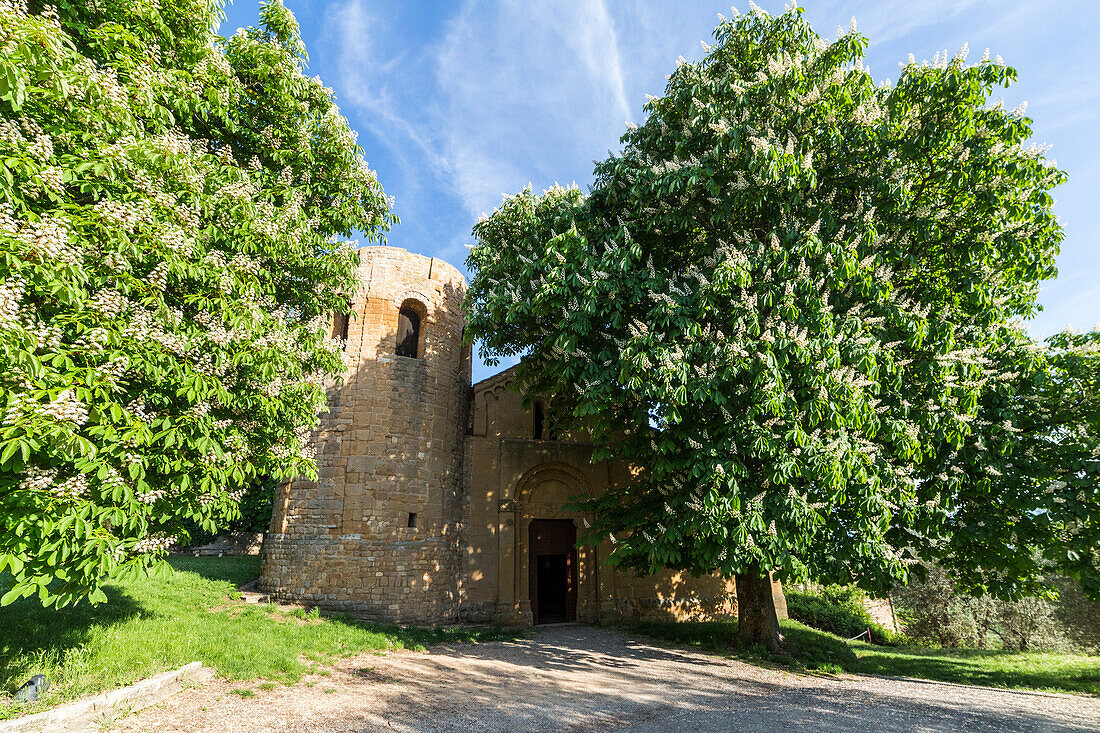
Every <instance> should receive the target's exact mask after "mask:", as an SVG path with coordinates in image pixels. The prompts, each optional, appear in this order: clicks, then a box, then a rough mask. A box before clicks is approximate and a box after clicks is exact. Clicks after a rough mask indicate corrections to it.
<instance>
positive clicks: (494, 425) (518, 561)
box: [260, 247, 786, 625]
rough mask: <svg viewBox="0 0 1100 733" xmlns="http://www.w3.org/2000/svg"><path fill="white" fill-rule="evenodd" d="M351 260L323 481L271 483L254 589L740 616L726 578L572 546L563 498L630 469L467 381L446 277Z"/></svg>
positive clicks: (484, 610) (515, 608)
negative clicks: (340, 381)
mask: <svg viewBox="0 0 1100 733" xmlns="http://www.w3.org/2000/svg"><path fill="white" fill-rule="evenodd" d="M360 255H361V256H360V267H359V276H360V280H361V283H362V285H361V288H360V290H359V292H358V293H357V295H356V298H355V300H354V303H353V307H354V310H355V316H356V317H354V318H352V319H350V320H349V321H348V322H347V323H346V326H345V324H344V322H343V321H342V319H338V320H337V322H336V324H335V326H334V331H335V332H336V333H337V335H341V334H342V332H343V331H344V329H345V327H346V333H347V349H346V354H347V363H348V369H349V372H348V376H347V381H346V383H345V384H344V385H342V386H336V385H334V386H333V387H332V388H330V390H329V412H328V414H326V415H325V416H324V417H323V418H322V421H321V425H320V428H319V429H318V431H317V433H316V436H315V440H316V443H317V450H318V473H319V480H318V481H317V482H309V481H303V480H301V479H297V480H294V481H292V482H288V483H286V484H284V485H283V486H282V487H280V490H279V492H278V495H277V496H276V506H275V512H274V516H273V517H272V523H271V528H270V532H269V533H268V535H267V538H266V540H265V543H264V550H263V568H262V571H261V577H260V588H261V589H263V590H264V591H266V592H268V593H270V594H272V595H274V596H275V597H277V598H283V599H288V600H296V601H301V602H305V603H309V604H313V605H318V606H321V607H324V608H327V609H332V610H342V611H347V612H350V613H353V614H355V615H357V616H360V617H363V618H367V619H372V620H381V621H390V622H397V623H408V624H439V623H444V622H448V621H454V620H458V619H466V620H471V621H496V622H501V623H508V624H518V625H530V624H533V623H552V622H555V621H573V620H579V621H588V622H596V623H600V622H607V621H615V620H619V619H624V618H634V617H640V616H650V617H664V618H681V619H682V618H709V617H715V616H724V615H729V614H732V613H734V612H735V611H736V596H735V590H734V584H733V583H732V581H725V580H723V579H721V578H719V577H716V576H709V577H701V578H694V577H691V576H689V575H687V574H685V573H673V572H664V573H659V574H657V575H652V576H644V577H639V576H637V575H635V574H634V573H633V572H629V571H618V570H616V569H614V568H612V567H610V566H608V565H607V564H606V562H605V561H606V559H607V557H608V554H609V553H610V551H611V547H610V545H608V544H606V543H604V544H600V545H591V544H587V543H585V542H584V541H583V535H584V530H585V521H586V520H589V519H590V518H588V517H585V516H583V515H582V514H580V513H577V512H573V511H568V510H567V509H565V507H566V506H567V505H568V504H569V501H570V499H572V498H575V497H578V496H581V495H591V496H598V495H599V494H601V493H602V492H604V491H606V490H607V489H608V488H609V487H611V486H615V485H622V484H623V483H626V482H629V481H630V480H631V472H630V470H629V469H628V467H627V466H626V465H624V464H622V463H620V462H615V461H612V462H605V463H592V462H591V461H590V460H589V459H590V456H591V447H590V446H589V445H588V444H587V443H586V442H585V441H584V440H583V436H581V438H578V437H577V436H569V435H559V434H558V431H556V430H555V429H554V427H555V426H554V425H553V424H552V411H551V410H549V400H537V401H536V403H535V404H533V405H531V406H530V407H524V405H523V402H522V399H521V396H520V395H519V394H518V393H517V392H516V391H515V390H513V389H510V388H509V387H510V384H511V382H512V378H513V371H512V370H510V369H509V370H506V371H504V372H501V373H500V374H497V375H495V376H493V377H490V378H488V379H485V380H483V381H481V382H478V383H477V384H475V385H472V386H471V384H470V351H469V349H468V348H465V347H463V346H462V331H463V327H464V325H465V319H464V315H463V312H462V300H463V296H464V294H465V289H466V283H465V280H464V279H463V277H462V275H461V274H460V273H459V272H458V271H457V270H456V269H455V268H453V267H451V266H450V265H448V264H446V263H445V262H442V261H440V260H438V259H431V258H428V257H422V256H420V255H415V254H410V253H408V252H406V251H405V250H402V249H396V248H391V247H368V248H365V249H363V250H360ZM578 540H581V541H580V542H579V543H578ZM774 592H775V596H776V604H777V609H778V610H779V612H780V614H781V615H783V616H785V615H786V604H785V603H784V601H783V595H782V590H781V589H780V588H779V586H778V584H776V585H775V586H774Z"/></svg>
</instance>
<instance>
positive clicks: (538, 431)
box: [532, 400, 546, 440]
mask: <svg viewBox="0 0 1100 733" xmlns="http://www.w3.org/2000/svg"><path fill="white" fill-rule="evenodd" d="M532 411H533V413H534V421H535V426H534V427H535V431H534V434H535V440H542V439H544V438H545V437H546V406H545V405H543V403H542V400H536V401H535V404H534V407H533V408H532Z"/></svg>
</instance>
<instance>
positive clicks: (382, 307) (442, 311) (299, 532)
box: [260, 247, 470, 623]
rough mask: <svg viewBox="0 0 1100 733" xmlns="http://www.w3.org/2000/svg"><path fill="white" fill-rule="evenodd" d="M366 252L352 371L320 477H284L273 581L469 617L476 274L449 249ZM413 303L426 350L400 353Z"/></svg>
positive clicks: (412, 617)
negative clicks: (466, 309) (469, 308)
mask: <svg viewBox="0 0 1100 733" xmlns="http://www.w3.org/2000/svg"><path fill="white" fill-rule="evenodd" d="M360 253H361V257H360V266H359V276H360V279H361V282H362V285H361V289H360V292H359V293H358V295H357V297H356V298H355V302H354V307H355V316H356V317H355V318H352V319H350V320H349V322H348V325H347V348H346V354H347V363H348V375H347V382H346V384H345V385H343V386H339V387H333V388H332V389H330V392H329V412H328V414H327V415H325V416H324V417H323V419H322V423H321V426H320V429H319V430H318V432H317V435H316V442H317V450H318V473H319V481H317V482H309V481H302V480H300V479H299V480H295V481H293V482H290V483H289V484H287V485H285V486H283V487H282V488H281V490H280V492H279V494H278V496H277V499H276V507H275V515H274V517H273V519H272V526H271V533H270V534H269V536H268V538H267V540H266V542H265V548H264V559H263V571H262V575H261V579H260V584H261V587H262V588H263V589H264V590H266V591H268V592H270V593H272V594H273V595H275V596H276V597H282V598H289V599H295V600H300V601H306V602H309V603H315V604H317V605H320V606H323V607H325V608H331V609H341V610H345V611H349V612H352V613H354V614H356V615H358V616H361V617H365V618H371V619H378V620H387V621H396V622H399V623H406V622H408V623H411V622H417V623H439V622H442V621H444V620H448V619H453V618H455V617H456V616H457V615H458V610H459V602H460V598H461V594H462V590H463V588H462V548H463V546H464V539H463V531H462V525H461V518H462V512H463V510H462V495H461V487H462V474H461V469H462V451H463V438H464V433H465V425H466V418H465V415H466V408H467V404H468V400H469V398H468V392H469V385H470V353H469V349H465V348H463V347H462V329H463V327H464V325H465V319H464V316H463V313H462V309H461V305H462V299H463V297H464V295H465V289H466V283H465V280H464V279H463V277H462V275H461V274H460V273H459V272H458V270H456V269H455V268H453V267H451V266H450V265H448V264H447V263H445V262H443V261H441V260H438V259H432V258H429V257H423V256H420V255H415V254H410V253H409V252H406V251H405V250H402V249H397V248H394V247H368V248H364V249H362V250H360ZM410 310H411V311H412V312H413V313H415V316H416V317H417V318H418V319H419V324H418V326H419V328H418V332H417V333H416V334H415V337H416V338H415V343H414V344H411V346H413V347H415V352H416V355H415V356H398V355H397V351H398V346H399V343H398V338H399V336H402V337H406V339H407V337H408V332H407V326H408V323H407V320H408V319H406V322H405V323H402V315H401V314H402V312H403V311H404V312H406V313H407V312H408V311H410ZM413 320H415V319H413ZM400 326H404V327H405V330H404V331H402V333H400V334H399V327H400Z"/></svg>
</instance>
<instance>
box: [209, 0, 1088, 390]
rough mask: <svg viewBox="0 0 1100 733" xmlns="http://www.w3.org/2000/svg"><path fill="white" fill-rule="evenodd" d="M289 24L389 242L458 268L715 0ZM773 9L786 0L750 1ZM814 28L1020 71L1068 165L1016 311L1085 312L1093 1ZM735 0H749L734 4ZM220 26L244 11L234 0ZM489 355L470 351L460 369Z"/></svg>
mask: <svg viewBox="0 0 1100 733" xmlns="http://www.w3.org/2000/svg"><path fill="white" fill-rule="evenodd" d="M285 2H286V3H287V5H288V6H289V7H290V8H291V9H292V10H293V11H294V12H295V14H296V15H297V17H298V21H299V23H300V24H301V26H302V35H303V38H304V40H305V43H306V47H307V49H308V51H309V55H310V73H311V74H318V75H319V76H320V77H321V78H322V79H323V80H324V81H325V83H326V84H327V85H328V86H331V87H332V88H333V89H335V91H336V95H337V99H338V102H339V104H340V107H341V110H342V111H343V113H344V114H345V115H346V116H347V117H348V119H349V120H350V121H351V125H352V127H353V128H355V129H356V130H358V131H359V142H360V144H361V145H362V146H363V148H364V150H365V151H366V158H367V161H368V162H369V163H370V165H371V167H372V168H374V169H375V170H377V171H378V177H379V179H380V180H381V182H382V185H383V187H384V188H385V190H386V192H387V193H388V194H389V195H391V196H394V197H395V198H396V211H397V214H398V215H399V216H400V217H401V224H400V225H398V226H396V227H395V228H394V229H393V231H392V232H390V234H389V236H388V241H389V243H390V244H391V245H394V246H398V247H404V248H405V249H408V250H411V251H413V252H419V253H422V254H426V255H432V256H436V257H442V258H444V259H446V260H448V261H449V262H451V263H452V264H455V265H457V266H460V267H463V269H464V260H465V257H466V248H465V247H464V245H466V244H469V243H471V242H472V239H471V237H470V229H471V227H472V226H473V224H474V222H475V221H476V220H477V217H478V215H480V214H481V213H482V212H486V213H488V212H491V211H493V209H495V208H496V206H497V205H498V204H499V203H500V200H501V196H502V195H503V194H505V193H508V194H511V193H515V192H517V191H519V190H520V189H522V188H523V187H524V186H525V185H527V184H528V183H530V184H531V185H532V186H533V187H534V189H535V190H536V191H542V190H543V189H545V188H547V187H548V186H551V185H553V184H554V183H562V184H569V183H574V182H575V183H577V184H578V185H580V186H581V187H582V188H583V187H586V186H587V185H588V184H589V183H590V182H591V180H592V162H593V161H594V160H597V159H601V158H603V157H605V156H606V154H607V152H608V151H610V150H617V149H618V147H619V143H618V140H619V136H620V135H621V134H622V132H623V130H624V129H625V123H626V122H627V121H632V122H640V121H641V117H642V110H641V107H642V104H643V103H644V102H645V95H646V94H647V93H648V94H653V95H660V94H661V93H662V92H663V90H664V84H665V75H667V74H668V73H670V72H671V71H672V70H673V69H674V68H675V65H676V58H677V57H678V56H681V55H682V56H684V57H685V58H687V59H689V60H695V59H698V58H700V57H701V56H702V54H703V51H702V46H701V44H700V41H703V40H710V37H711V31H712V29H713V27H714V25H715V24H716V23H717V15H718V13H724V14H726V15H730V14H731V11H730V6H729V4H728V2H725V1H724V2H707V1H704V0H461V1H451V2H429V1H428V0H333V1H332V2H323V1H317V0H313V1H312V2H309V1H306V0H285ZM758 4H759V5H760V6H761V7H763V8H764V9H765V10H768V11H769V12H772V13H778V12H782V10H783V3H782V0H779V2H774V1H773V2H768V1H761V2H759V3H758ZM803 4H804V6H805V7H806V11H807V12H806V16H807V18H808V19H809V20H810V23H811V24H812V25H813V27H814V28H815V29H816V30H817V31H818V33H820V34H822V35H824V36H826V37H828V38H834V37H836V34H837V28H838V26H842V27H843V28H845V29H846V28H847V27H848V22H849V19H850V18H852V17H853V16H854V17H855V18H856V21H857V23H858V26H859V30H860V31H861V32H862V33H864V34H865V35H867V36H868V37H869V38H870V40H871V45H870V48H869V49H868V54H867V62H868V63H869V65H870V67H871V71H872V73H873V74H874V75H875V77H876V78H878V79H880V80H881V79H885V78H891V79H896V78H897V73H898V67H897V63H898V62H899V61H902V60H904V59H905V58H906V57H907V56H908V55H909V54H910V53H912V54H914V55H915V56H916V57H917V58H918V59H922V58H928V59H930V58H932V57H933V56H934V55H935V54H936V53H937V52H939V51H942V50H944V49H947V50H948V51H949V52H951V53H954V52H955V51H956V50H957V49H958V48H959V47H961V46H962V44H963V43H964V42H966V43H968V44H969V46H970V49H971V53H972V58H974V59H976V58H977V57H978V56H980V54H981V53H982V50H983V49H985V48H987V47H988V48H989V49H990V51H991V53H992V54H993V55H998V54H999V55H1001V56H1002V57H1003V58H1004V59H1005V61H1006V62H1007V63H1008V64H1010V65H1011V66H1014V67H1015V68H1016V69H1017V70H1018V72H1019V81H1018V83H1017V84H1016V85H1015V86H1013V87H1012V88H1010V89H1009V90H1008V91H1007V92H1006V93H1005V95H1004V96H1005V102H1006V104H1007V106H1008V107H1009V108H1010V109H1011V108H1013V107H1015V106H1016V104H1018V103H1019V102H1021V101H1025V100H1026V101H1027V102H1028V109H1027V114H1028V116H1030V117H1032V118H1033V119H1034V121H1035V123H1034V129H1035V141H1037V142H1043V143H1048V144H1050V145H1051V146H1052V148H1051V151H1050V152H1049V153H1048V155H1049V156H1050V157H1052V158H1055V159H1056V160H1057V161H1058V163H1059V165H1060V167H1061V168H1062V169H1064V170H1066V171H1067V172H1068V173H1069V176H1070V179H1069V182H1068V183H1066V184H1064V185H1063V186H1061V187H1059V188H1058V189H1057V190H1056V191H1055V194H1054V195H1055V197H1056V198H1057V200H1058V203H1057V205H1056V211H1057V213H1058V215H1059V217H1060V219H1061V220H1062V223H1063V225H1064V227H1065V230H1066V240H1065V242H1064V243H1063V245H1062V254H1061V255H1060V257H1059V258H1058V266H1059V272H1060V275H1059V277H1058V279H1057V280H1056V281H1052V282H1049V283H1047V284H1045V285H1044V286H1043V288H1042V290H1041V293H1040V302H1041V303H1042V305H1043V306H1044V309H1045V310H1044V312H1043V313H1041V314H1040V315H1039V317H1038V318H1037V319H1035V321H1033V322H1032V323H1031V324H1030V327H1031V331H1032V333H1033V334H1034V335H1035V336H1038V337H1042V336H1046V335H1049V334H1050V333H1052V332H1053V331H1056V330H1059V329H1061V328H1063V327H1065V326H1067V325H1072V326H1074V327H1075V328H1078V329H1088V328H1090V327H1092V325H1093V324H1094V323H1096V322H1097V321H1100V252H1098V251H1097V246H1096V245H1097V239H1098V234H1097V232H1098V230H1100V201H1098V200H1097V197H1098V196H1100V142H1098V141H1100V135H1098V132H1097V130H1098V127H1100V80H1098V78H1097V75H1096V69H1097V68H1098V67H1100V64H1098V63H1097V58H1098V46H1100V40H1098V39H1100V5H1097V4H1095V3H1094V0H898V1H895V0H876V1H875V2H855V1H852V0H804V3H803ZM737 7H738V8H739V9H740V10H742V11H747V10H748V3H747V0H746V2H745V3H744V5H743V6H742V5H738V6H737ZM227 15H228V19H227V20H226V22H225V23H224V24H223V26H222V29H221V32H222V33H223V35H229V34H231V33H232V32H233V30H234V29H236V28H237V27H239V26H245V25H254V24H255V23H256V18H257V16H258V3H257V2H256V0H236V2H235V3H234V4H233V5H231V6H230V7H229V8H228V9H227ZM495 371H497V369H490V368H487V367H485V366H483V365H481V364H480V363H477V362H476V360H475V368H474V379H475V381H476V380H477V379H481V378H484V377H486V376H489V375H490V374H491V373H493V372H495Z"/></svg>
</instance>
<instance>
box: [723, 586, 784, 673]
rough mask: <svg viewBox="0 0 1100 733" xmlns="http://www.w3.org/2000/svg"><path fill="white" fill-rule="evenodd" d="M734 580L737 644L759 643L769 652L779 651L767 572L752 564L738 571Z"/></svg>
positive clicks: (778, 636)
mask: <svg viewBox="0 0 1100 733" xmlns="http://www.w3.org/2000/svg"><path fill="white" fill-rule="evenodd" d="M734 579H735V580H736V582H737V638H738V639H739V640H740V642H741V644H743V645H745V646H751V645H754V644H759V645H761V646H763V647H764V648H765V649H767V650H768V651H770V652H774V651H779V645H780V644H781V643H782V642H783V637H782V636H780V635H779V619H778V618H777V617H776V615H775V600H774V599H773V598H772V582H771V578H770V577H769V575H768V573H765V572H764V571H763V570H762V569H761V568H760V567H759V566H754V567H752V568H750V569H749V572H747V573H739V574H738V575H736V576H735V578H734Z"/></svg>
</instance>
